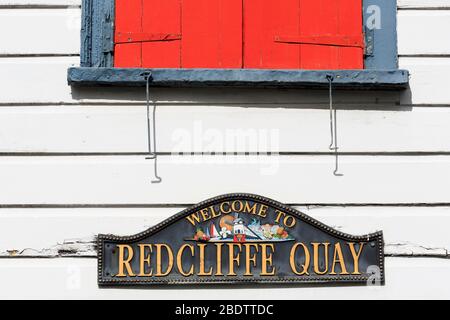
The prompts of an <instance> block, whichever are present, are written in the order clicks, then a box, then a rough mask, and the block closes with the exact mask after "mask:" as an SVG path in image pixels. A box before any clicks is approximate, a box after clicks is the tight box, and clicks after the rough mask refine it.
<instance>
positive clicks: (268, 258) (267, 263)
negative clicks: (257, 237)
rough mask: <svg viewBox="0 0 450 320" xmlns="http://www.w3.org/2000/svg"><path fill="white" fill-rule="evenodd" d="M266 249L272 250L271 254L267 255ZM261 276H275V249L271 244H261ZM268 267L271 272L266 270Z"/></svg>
mask: <svg viewBox="0 0 450 320" xmlns="http://www.w3.org/2000/svg"><path fill="white" fill-rule="evenodd" d="M267 248H270V249H272V252H271V253H269V254H267ZM261 251H262V255H261V262H262V265H261V276H273V275H275V268H273V266H272V263H273V252H274V251H275V247H274V245H273V244H261ZM268 267H272V271H269V270H267V268H268Z"/></svg>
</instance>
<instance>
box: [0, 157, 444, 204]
mask: <svg viewBox="0 0 450 320" xmlns="http://www.w3.org/2000/svg"><path fill="white" fill-rule="evenodd" d="M158 163H159V173H160V175H161V176H162V177H163V178H164V183H162V184H152V183H150V180H151V179H152V178H153V162H152V161H151V160H146V159H145V157H144V156H111V157H1V158H0V176H1V177H2V179H1V181H0V185H1V189H2V192H1V193H0V203H2V204H46V203H54V204H70V203H76V204H105V203H107V204H108V203H110V204H141V203H152V204H163V203H175V204H178V203H196V202H200V201H202V200H204V199H207V198H211V197H213V196H216V195H219V194H223V193H230V192H250V193H256V194H262V195H266V196H268V197H270V198H274V199H276V200H279V201H280V202H284V203H443V202H448V200H449V198H448V189H449V188H450V156H425V157H414V156H408V157H396V156H342V157H340V171H341V172H342V173H344V176H343V177H335V176H334V175H333V173H332V172H333V170H334V156H331V155H330V156H162V157H160V158H159V161H158Z"/></svg>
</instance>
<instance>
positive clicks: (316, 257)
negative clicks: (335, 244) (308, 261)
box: [311, 242, 330, 275]
mask: <svg viewBox="0 0 450 320" xmlns="http://www.w3.org/2000/svg"><path fill="white" fill-rule="evenodd" d="M311 244H312V245H313V248H314V272H315V273H316V274H318V275H324V274H326V273H327V272H328V247H329V246H330V243H328V242H324V243H315V242H313V243H311ZM320 245H323V246H324V256H325V270H324V271H321V270H320V266H319V247H320Z"/></svg>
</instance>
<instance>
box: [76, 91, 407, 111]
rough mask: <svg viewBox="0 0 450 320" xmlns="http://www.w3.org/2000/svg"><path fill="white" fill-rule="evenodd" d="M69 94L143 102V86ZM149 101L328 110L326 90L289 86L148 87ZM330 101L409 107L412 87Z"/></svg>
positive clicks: (341, 105)
mask: <svg viewBox="0 0 450 320" xmlns="http://www.w3.org/2000/svg"><path fill="white" fill-rule="evenodd" d="M72 97H73V99H76V100H90V101H94V102H97V103H99V104H102V103H105V104H106V103H107V104H121V105H124V104H130V105H143V104H145V101H146V93H145V87H78V86H72ZM150 100H151V101H152V102H156V103H157V104H158V105H182V104H186V105H203V106H204V105H210V106H211V107H214V106H228V107H232V106H235V107H260V108H298V109H300V108H305V109H328V108H329V91H328V89H292V88H230V87H222V88H221V87H209V88H159V87H154V88H151V89H150ZM333 103H334V105H335V106H336V107H337V108H338V109H340V110H380V111H382V110H392V111H409V110H411V108H412V107H411V90H410V89H409V88H408V89H404V90H361V89H358V90H349V89H337V90H334V91H333Z"/></svg>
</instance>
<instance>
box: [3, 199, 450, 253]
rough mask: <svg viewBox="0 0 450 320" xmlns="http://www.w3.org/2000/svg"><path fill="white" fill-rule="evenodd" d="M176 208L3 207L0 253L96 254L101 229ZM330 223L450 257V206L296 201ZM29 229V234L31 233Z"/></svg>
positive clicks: (137, 224)
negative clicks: (449, 232)
mask: <svg viewBox="0 0 450 320" xmlns="http://www.w3.org/2000/svg"><path fill="white" fill-rule="evenodd" d="M182 209H184V208H182V207H179V208H126V207H125V208H95V209H94V208H58V209H48V208H47V209H43V208H41V209H30V208H28V209H2V210H1V211H0V234H1V235H2V237H3V238H4V239H8V241H7V242H3V243H0V257H20V258H23V257H61V256H63V257H74V256H82V257H95V256H96V249H95V246H94V242H95V236H96V235H97V234H100V233H113V234H117V235H133V234H136V233H139V232H142V231H144V230H146V229H148V228H150V227H152V226H154V225H156V224H158V223H160V222H161V221H163V220H165V219H167V218H169V217H170V216H172V215H174V214H176V213H178V212H180V211H181V210H182ZM297 209H298V210H300V211H302V212H303V213H306V214H308V215H310V216H311V217H313V218H315V219H318V220H320V221H322V222H323V223H325V224H328V225H330V226H332V227H333V228H335V229H337V230H340V231H342V232H346V233H349V234H354V235H362V234H368V233H372V232H375V231H379V230H383V233H384V238H385V242H386V247H385V254H386V255H395V256H408V255H423V256H436V257H447V256H449V258H450V251H449V250H450V240H449V239H448V236H447V233H446V231H447V228H448V226H449V225H450V207H406V206H401V207H392V206H391V207H373V206H372V207H370V206H369V207H297ZM31 235H32V236H31Z"/></svg>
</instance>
